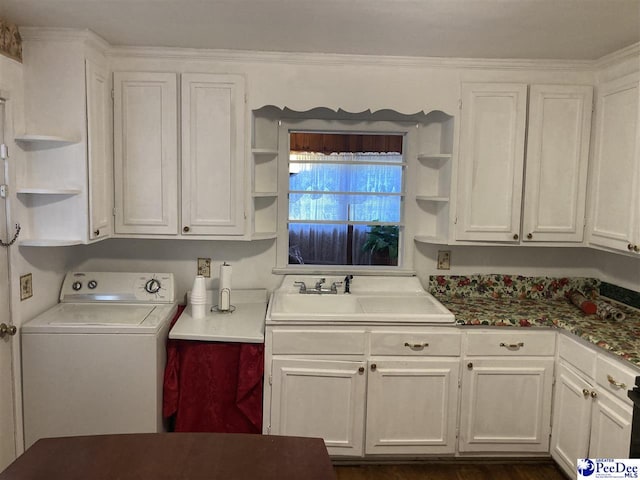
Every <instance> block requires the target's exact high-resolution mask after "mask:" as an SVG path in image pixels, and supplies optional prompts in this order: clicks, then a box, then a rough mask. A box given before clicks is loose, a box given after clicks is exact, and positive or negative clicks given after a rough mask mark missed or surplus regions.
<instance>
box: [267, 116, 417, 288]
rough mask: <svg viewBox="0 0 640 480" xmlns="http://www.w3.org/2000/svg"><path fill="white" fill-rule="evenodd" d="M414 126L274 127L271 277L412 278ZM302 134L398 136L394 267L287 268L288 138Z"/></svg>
mask: <svg viewBox="0 0 640 480" xmlns="http://www.w3.org/2000/svg"><path fill="white" fill-rule="evenodd" d="M416 130H417V129H416V124H415V122H389V121H378V120H375V121H374V120H372V121H351V120H321V119H281V120H280V122H279V126H278V206H277V209H278V230H277V242H276V268H275V269H274V273H283V274H286V273H307V274H310V273H325V272H326V273H334V272H357V273H358V274H360V275H362V274H367V273H369V274H380V273H384V274H387V275H389V274H390V275H394V274H395V275H407V274H413V273H414V271H413V270H411V267H412V265H413V248H412V242H411V239H412V238H413V235H412V230H413V228H411V227H409V226H408V222H407V214H408V213H410V209H409V208H408V202H407V198H408V186H409V176H410V175H411V172H412V170H413V169H412V162H410V159H412V158H414V157H415V155H416V147H417V134H416ZM297 131H305V132H317V133H335V134H341V133H344V134H366V135H372V134H377V135H385V134H386V135H402V136H403V137H404V138H403V146H402V157H403V161H402V164H403V167H402V168H403V173H402V197H401V198H402V199H401V212H400V221H399V222H398V224H399V225H400V239H399V243H398V265H397V266H386V265H289V231H288V228H287V226H288V223H289V222H288V219H289V196H288V193H289V153H290V144H289V139H290V137H289V134H290V133H291V132H297Z"/></svg>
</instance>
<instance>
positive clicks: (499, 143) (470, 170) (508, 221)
mask: <svg viewBox="0 0 640 480" xmlns="http://www.w3.org/2000/svg"><path fill="white" fill-rule="evenodd" d="M526 111H527V86H526V85H524V84H501V83H494V84H486V83H464V84H463V85H462V121H461V125H460V149H459V151H460V153H459V165H458V178H459V184H458V207H457V218H456V225H455V239H456V240H481V241H499V242H514V241H517V240H518V238H519V237H518V235H519V232H520V209H521V202H522V176H523V161H524V138H525V124H526Z"/></svg>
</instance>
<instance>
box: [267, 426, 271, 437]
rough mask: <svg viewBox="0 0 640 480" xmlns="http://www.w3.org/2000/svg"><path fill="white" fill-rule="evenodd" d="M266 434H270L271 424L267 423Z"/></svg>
mask: <svg viewBox="0 0 640 480" xmlns="http://www.w3.org/2000/svg"><path fill="white" fill-rule="evenodd" d="M267 434H268V435H270V434H271V425H269V426H268V427H267Z"/></svg>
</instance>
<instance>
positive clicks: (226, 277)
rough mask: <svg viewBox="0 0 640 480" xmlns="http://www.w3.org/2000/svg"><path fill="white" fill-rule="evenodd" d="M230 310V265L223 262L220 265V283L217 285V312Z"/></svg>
mask: <svg viewBox="0 0 640 480" xmlns="http://www.w3.org/2000/svg"><path fill="white" fill-rule="evenodd" d="M230 308H231V265H229V264H228V263H227V262H224V263H223V264H222V265H220V283H219V284H218V310H221V311H223V312H224V311H227V310H229V309H230Z"/></svg>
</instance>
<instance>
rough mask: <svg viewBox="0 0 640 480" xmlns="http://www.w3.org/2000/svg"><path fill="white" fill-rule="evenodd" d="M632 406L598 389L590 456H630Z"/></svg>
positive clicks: (592, 416)
mask: <svg viewBox="0 0 640 480" xmlns="http://www.w3.org/2000/svg"><path fill="white" fill-rule="evenodd" d="M632 415H633V413H632V407H631V406H629V405H624V404H622V403H620V402H619V401H617V400H615V399H614V398H613V397H612V396H610V395H609V394H607V393H606V392H602V391H598V396H597V401H596V402H595V403H594V405H593V410H592V414H591V441H590V445H589V457H590V458H596V457H597V458H628V457H629V446H630V445H631V419H632Z"/></svg>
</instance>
